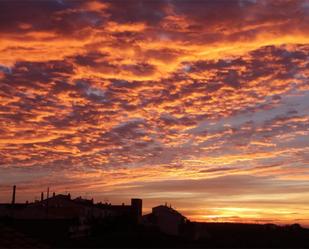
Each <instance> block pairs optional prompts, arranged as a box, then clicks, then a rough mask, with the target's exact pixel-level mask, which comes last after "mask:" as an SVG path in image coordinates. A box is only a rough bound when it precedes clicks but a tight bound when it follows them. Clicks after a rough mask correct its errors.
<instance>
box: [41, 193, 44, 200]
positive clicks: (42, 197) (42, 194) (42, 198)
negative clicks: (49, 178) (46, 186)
mask: <svg viewBox="0 0 309 249" xmlns="http://www.w3.org/2000/svg"><path fill="white" fill-rule="evenodd" d="M41 201H44V192H42V193H41Z"/></svg>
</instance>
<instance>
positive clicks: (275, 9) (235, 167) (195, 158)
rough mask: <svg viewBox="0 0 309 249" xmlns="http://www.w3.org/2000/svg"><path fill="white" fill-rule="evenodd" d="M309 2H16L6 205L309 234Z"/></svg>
mask: <svg viewBox="0 0 309 249" xmlns="http://www.w3.org/2000/svg"><path fill="white" fill-rule="evenodd" d="M308 78H309V1H306V0H304V1H302V0H290V1H289V0H287V1H285V0H283V1H281V0H274V1H271V0H265V1H264V0H256V1H255V0H238V1H237V0H226V1H223V0H218V1H215V0H212V1H197V0H191V1H189V0H179V1H175V0H174V1H173V0H164V1H160V0H157V1H154V0H144V1H137V0H136V1H133V0H132V1H130V0H126V1H125V0H119V1H65V0H50V1H27V0H20V1H17V0H13V1H9V0H7V1H5V0H2V1H0V202H9V201H10V199H11V188H12V185H14V184H16V185H17V197H16V198H17V202H24V201H26V200H29V201H33V200H34V198H39V196H40V192H41V191H46V189H47V187H48V186H49V187H50V189H51V190H50V191H51V192H54V191H55V192H57V193H68V192H70V193H71V195H73V196H79V195H82V196H83V197H85V198H92V197H94V199H95V201H103V202H104V201H108V202H112V203H122V202H126V203H128V202H129V200H130V198H131V197H139V198H143V201H144V212H145V213H147V212H149V211H150V208H151V207H153V206H155V205H158V204H162V203H163V204H164V203H165V202H168V203H171V204H172V207H175V208H176V209H177V210H179V211H180V212H182V213H183V214H184V215H186V216H187V217H189V218H190V219H191V220H199V221H240V222H261V223H266V222H267V223H268V222H271V223H278V224H286V223H300V224H302V225H304V226H308V227H309V80H308Z"/></svg>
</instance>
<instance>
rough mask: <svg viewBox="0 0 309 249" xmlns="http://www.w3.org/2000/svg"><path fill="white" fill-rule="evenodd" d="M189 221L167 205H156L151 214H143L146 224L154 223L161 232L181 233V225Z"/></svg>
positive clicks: (169, 233)
mask: <svg viewBox="0 0 309 249" xmlns="http://www.w3.org/2000/svg"><path fill="white" fill-rule="evenodd" d="M187 222H189V220H188V219H187V218H186V217H185V216H183V215H182V214H181V213H179V212H178V211H176V210H175V209H173V208H172V207H171V206H170V207H169V206H167V205H160V206H157V207H154V208H152V212H151V213H150V214H147V215H144V216H143V223H144V224H145V225H154V226H156V227H158V228H159V230H160V231H161V232H163V233H165V234H168V235H175V236H176V235H179V234H180V226H181V225H182V224H185V223H187Z"/></svg>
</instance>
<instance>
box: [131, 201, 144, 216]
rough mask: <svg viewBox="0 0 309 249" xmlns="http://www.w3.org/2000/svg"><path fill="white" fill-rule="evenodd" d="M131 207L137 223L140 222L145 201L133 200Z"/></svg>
mask: <svg viewBox="0 0 309 249" xmlns="http://www.w3.org/2000/svg"><path fill="white" fill-rule="evenodd" d="M131 207H132V210H133V215H134V217H135V218H136V221H139V220H140V218H141V217H142V213H143V200H142V199H137V198H133V199H131Z"/></svg>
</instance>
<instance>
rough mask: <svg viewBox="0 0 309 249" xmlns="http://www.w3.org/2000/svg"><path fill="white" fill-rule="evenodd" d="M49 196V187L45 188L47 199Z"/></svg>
mask: <svg viewBox="0 0 309 249" xmlns="http://www.w3.org/2000/svg"><path fill="white" fill-rule="evenodd" d="M48 198H49V187H48V188H47V199H48Z"/></svg>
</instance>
